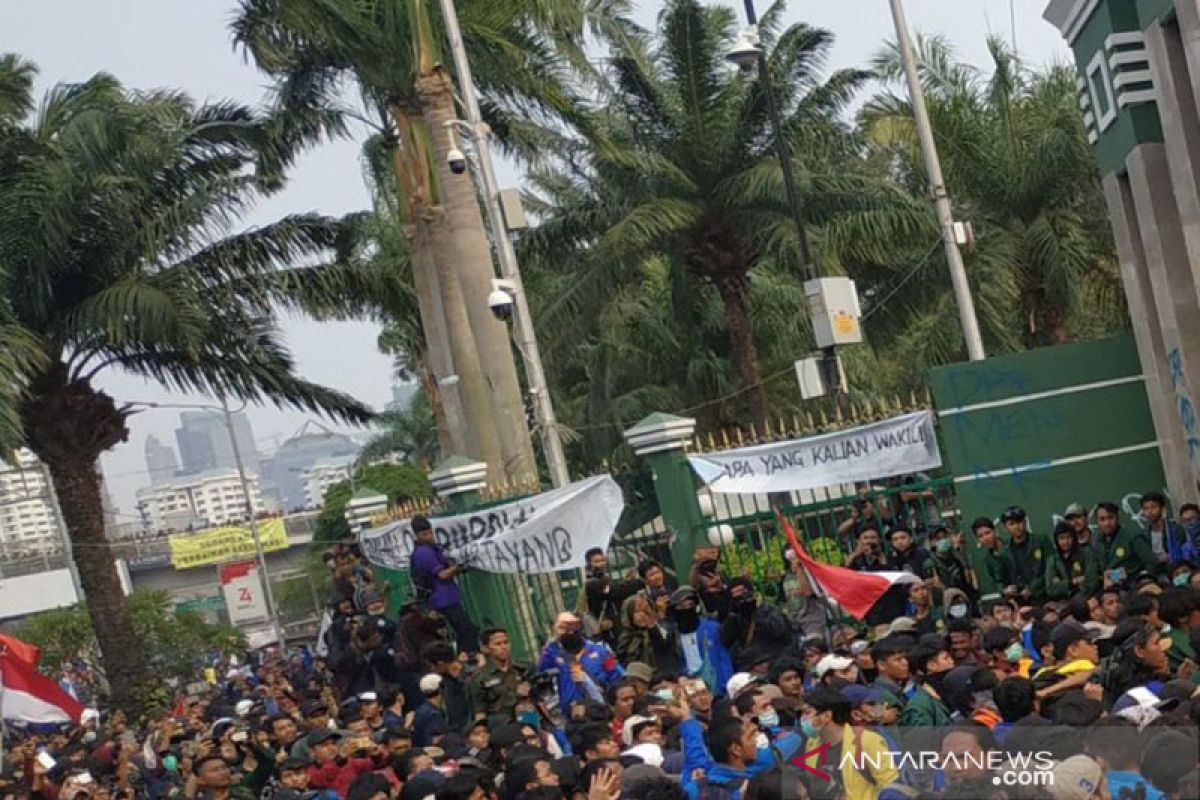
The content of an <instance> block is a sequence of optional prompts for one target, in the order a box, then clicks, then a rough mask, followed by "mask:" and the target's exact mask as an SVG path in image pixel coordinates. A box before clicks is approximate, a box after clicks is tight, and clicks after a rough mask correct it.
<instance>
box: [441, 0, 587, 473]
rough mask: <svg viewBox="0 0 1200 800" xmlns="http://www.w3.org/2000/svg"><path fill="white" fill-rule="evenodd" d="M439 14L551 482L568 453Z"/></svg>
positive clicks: (469, 85) (467, 74)
mask: <svg viewBox="0 0 1200 800" xmlns="http://www.w3.org/2000/svg"><path fill="white" fill-rule="evenodd" d="M439 1H440V4H441V9H442V16H443V17H444V18H445V23H446V35H447V37H448V38H449V39H450V51H451V53H452V54H453V57H454V69H455V71H456V72H457V73H458V91H459V94H460V95H461V97H462V102H463V113H464V114H465V116H466V123H467V125H468V126H469V127H470V129H471V133H472V138H473V140H474V143H475V152H476V155H477V156H478V158H479V178H480V182H481V183H482V184H483V187H482V188H483V192H482V193H483V202H484V210H485V212H486V214H487V218H488V224H489V225H490V226H491V229H492V239H493V240H495V242H496V251H497V255H498V260H499V262H500V274H501V275H502V276H503V277H504V279H505V280H508V281H510V282H511V284H512V289H513V290H512V297H513V303H514V304H515V306H516V308H515V312H516V313H515V314H514V330H515V334H516V340H517V349H518V350H520V352H521V358H522V360H523V361H524V362H525V377H526V379H528V381H529V393H530V395H531V396H532V399H533V407H534V412H535V413H536V415H537V420H538V425H539V426H540V428H541V437H542V450H543V451H544V452H545V456H546V465H547V466H548V467H549V470H550V479H551V481H552V482H553V483H554V485H555V486H556V487H558V486H564V485H566V484H567V483H569V482H570V480H571V476H570V473H569V472H568V470H567V458H566V454H565V453H564V452H563V446H562V439H561V438H560V437H559V433H558V420H557V418H556V417H555V414H554V403H553V401H552V399H551V397H550V385H549V383H548V382H547V380H546V373H545V370H544V369H543V368H542V356H541V353H540V351H539V350H538V343H537V335H536V334H535V332H534V329H533V315H532V314H531V313H530V311H529V300H528V298H527V297H526V296H525V287H524V286H523V284H522V283H521V270H520V266H519V265H518V264H517V254H516V251H515V250H514V249H513V245H512V241H511V240H510V239H509V237H508V229H507V228H506V227H505V224H504V216H503V214H502V213H501V211H500V197H499V185H498V183H497V181H496V172H495V169H494V167H493V166H492V154H491V148H490V146H489V143H488V139H489V136H490V129H489V127H488V125H487V123H485V122H484V121H483V115H482V113H481V112H480V110H479V98H478V96H477V95H476V92H475V81H474V79H473V78H472V76H471V65H470V63H469V62H468V61H467V51H466V48H465V47H464V46H463V40H462V30H461V29H460V28H459V25H458V12H457V10H456V9H455V7H454V0H439Z"/></svg>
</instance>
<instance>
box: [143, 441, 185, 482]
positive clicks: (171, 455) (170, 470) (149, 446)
mask: <svg viewBox="0 0 1200 800" xmlns="http://www.w3.org/2000/svg"><path fill="white" fill-rule="evenodd" d="M142 450H143V452H144V453H145V456H146V471H147V472H149V473H150V482H151V483H163V482H165V481H169V480H171V478H174V477H175V475H176V473H178V472H179V459H178V458H176V456H175V448H174V447H171V445H169V444H163V443H162V442H161V441H160V440H159V438H158V437H157V436H154V435H153V434H152V435H150V436H147V437H146V443H145V444H144V445H143V446H142Z"/></svg>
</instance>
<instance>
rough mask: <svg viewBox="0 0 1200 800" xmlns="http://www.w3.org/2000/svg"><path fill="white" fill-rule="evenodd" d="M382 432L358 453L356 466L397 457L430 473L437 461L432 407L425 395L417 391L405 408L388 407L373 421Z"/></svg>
mask: <svg viewBox="0 0 1200 800" xmlns="http://www.w3.org/2000/svg"><path fill="white" fill-rule="evenodd" d="M375 421H376V423H377V424H378V425H379V426H380V427H381V429H382V430H381V431H380V433H379V434H377V435H376V436H375V437H374V438H372V439H371V441H369V442H367V443H366V444H365V445H364V446H363V449H362V450H361V451H360V452H359V454H358V463H360V464H369V463H371V462H372V461H378V460H379V459H381V458H387V457H388V456H392V455H399V456H400V457H402V458H404V459H405V460H407V461H410V462H412V463H413V464H416V465H417V466H420V467H424V468H425V469H426V470H429V469H431V468H432V467H433V464H434V462H435V461H436V460H437V458H438V441H437V429H436V428H435V427H434V424H433V408H432V407H431V406H430V404H429V398H428V397H426V396H425V393H424V392H423V391H422V392H417V393H416V394H415V395H413V398H412V400H410V401H409V403H408V405H407V406H404V407H393V408H388V409H387V410H386V411H381V412H380V413H379V415H378V416H377V417H376V419H375Z"/></svg>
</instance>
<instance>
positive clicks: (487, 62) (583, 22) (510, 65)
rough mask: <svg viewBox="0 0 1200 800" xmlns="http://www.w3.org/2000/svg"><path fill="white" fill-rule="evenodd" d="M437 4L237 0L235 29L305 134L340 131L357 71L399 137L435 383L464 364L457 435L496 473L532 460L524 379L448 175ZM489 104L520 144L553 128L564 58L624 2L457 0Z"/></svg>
mask: <svg viewBox="0 0 1200 800" xmlns="http://www.w3.org/2000/svg"><path fill="white" fill-rule="evenodd" d="M431 5H432V4H431V3H426V2H419V3H413V2H406V0H366V2H361V1H359V0H354V1H352V0H295V1H293V2H288V3H283V2H279V0H242V4H241V10H240V12H239V15H238V17H237V19H236V20H235V22H234V26H233V29H234V37H235V39H236V40H237V42H238V43H239V44H241V45H242V46H244V47H245V48H246V49H247V51H248V52H249V53H250V54H251V55H252V56H253V58H254V59H255V61H256V63H257V64H258V65H259V67H260V68H261V69H263V70H264V71H265V72H267V73H268V74H270V75H272V76H274V77H275V78H276V79H277V81H278V97H279V105H280V106H281V108H283V109H286V110H287V111H288V112H290V117H291V118H292V119H293V120H298V122H297V125H298V126H299V127H300V128H301V129H302V130H306V131H308V132H310V133H316V132H321V131H324V132H331V133H341V132H344V127H343V125H344V120H345V115H344V109H343V108H341V107H340V106H339V103H338V96H337V87H339V86H340V85H341V84H342V83H343V82H346V81H352V82H353V83H355V84H356V85H357V88H358V93H359V95H360V96H361V97H362V98H363V100H364V105H365V106H366V107H367V109H368V112H369V113H370V115H371V116H372V117H373V118H374V119H375V120H376V125H377V127H379V128H380V129H381V130H382V131H383V132H384V133H385V134H386V135H387V137H388V139H389V141H391V142H393V143H394V144H395V147H396V150H395V156H394V159H393V168H394V171H395V184H396V186H397V190H398V192H399V194H400V196H401V198H402V206H401V208H400V211H401V219H402V222H403V224H404V225H405V226H406V232H407V238H408V242H409V245H410V247H409V252H410V254H411V269H412V271H413V283H414V287H415V290H416V294H417V297H418V300H419V302H420V309H421V319H422V325H423V333H424V336H425V341H426V344H427V347H428V349H429V353H430V362H431V364H432V365H433V366H434V368H435V369H436V370H438V372H437V375H436V377H437V379H438V380H439V382H441V381H443V380H444V379H446V378H448V377H450V376H451V375H457V377H458V384H457V385H458V391H459V394H460V396H461V401H462V406H463V410H464V416H465V418H466V422H467V431H466V433H465V435H460V437H459V438H460V439H461V440H462V441H463V442H464V443H465V444H466V446H468V447H469V448H470V449H471V451H472V452H470V453H468V454H469V455H472V456H473V457H475V458H478V459H480V460H483V461H486V462H488V464H489V465H490V466H491V467H492V469H493V474H494V475H496V476H501V475H504V474H506V473H507V475H508V476H509V477H511V478H519V479H524V478H527V477H528V476H529V475H531V474H533V473H534V472H535V467H534V460H533V451H532V445H531V442H530V439H529V432H528V429H527V427H526V424H525V418H524V411H523V404H522V401H521V389H520V384H519V381H518V379H517V373H516V367H515V364H514V361H513V354H512V347H511V345H510V342H509V338H508V332H507V330H506V329H505V327H504V325H503V324H501V323H499V322H497V321H496V320H495V319H494V318H493V317H492V315H491V314H490V312H489V310H488V308H487V302H486V298H487V295H488V293H489V292H490V290H491V287H490V281H491V279H492V278H493V277H494V275H495V272H494V268H493V265H492V260H491V254H490V252H489V247H488V239H487V234H486V231H485V229H484V226H483V220H482V217H481V214H480V210H479V203H478V197H477V195H476V190H475V187H474V185H473V184H472V182H471V181H470V180H469V179H467V178H464V177H461V176H456V175H453V174H452V173H451V172H450V170H449V168H448V166H447V158H446V155H447V153H448V151H449V150H450V147H451V145H450V138H449V136H448V133H447V131H446V129H445V128H446V126H447V125H448V124H453V123H454V122H455V121H457V119H458V115H457V112H456V109H455V103H454V85H453V79H452V76H451V75H450V73H449V72H448V71H447V68H446V67H445V66H444V65H445V64H446V63H448V61H449V59H448V58H446V57H444V56H443V55H442V52H441V51H442V44H441V43H442V41H443V38H444V36H443V33H442V31H441V30H440V19H439V18H438V17H437V15H435V14H432V13H431V12H430V10H429V8H430V6H431ZM460 6H461V7H460V18H461V25H462V29H463V31H464V38H465V40H466V43H467V46H468V47H469V48H470V57H471V60H472V62H473V63H474V64H475V66H476V75H477V76H478V80H479V82H480V86H479V88H480V90H481V91H482V93H483V96H484V103H485V112H486V113H487V114H488V115H489V118H490V121H491V122H492V127H493V129H494V130H496V131H497V132H498V133H499V134H500V135H501V136H502V137H504V138H505V141H507V142H509V143H510V144H511V145H513V146H517V145H518V144H519V143H522V142H524V143H526V144H528V143H529V141H530V137H540V139H541V140H544V139H545V132H544V131H543V130H542V129H541V128H540V127H539V126H538V125H537V124H536V122H537V121H538V120H539V119H540V118H543V117H544V116H545V115H547V114H560V115H561V114H569V113H570V112H571V108H572V100H571V97H570V95H569V93H568V92H567V91H566V90H565V88H564V80H563V76H564V63H565V60H568V61H570V62H571V63H574V64H576V65H584V64H586V59H585V57H584V54H583V50H582V46H581V44H582V36H583V33H584V31H585V29H588V28H589V27H590V28H591V29H592V30H594V31H599V30H603V29H604V28H605V27H612V28H615V29H619V28H620V22H619V15H618V13H617V12H619V11H620V10H621V4H620V2H613V0H594V1H593V2H589V3H586V4H583V3H579V2H576V1H575V0H553V2H542V1H540V0H539V1H537V2H535V0H475V1H474V2H464V3H461V4H460Z"/></svg>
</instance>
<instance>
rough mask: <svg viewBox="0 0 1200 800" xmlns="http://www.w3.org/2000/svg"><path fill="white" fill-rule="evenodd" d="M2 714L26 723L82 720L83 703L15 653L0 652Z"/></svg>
mask: <svg viewBox="0 0 1200 800" xmlns="http://www.w3.org/2000/svg"><path fill="white" fill-rule="evenodd" d="M0 684H2V687H0V716H3V717H4V719H15V720H24V721H25V722H79V717H80V715H81V714H83V706H82V705H81V704H80V703H79V701H78V700H76V699H75V698H74V697H71V695H69V694H67V693H66V692H64V691H63V690H62V689H61V688H60V687H59V685H58V684H57V683H55V682H54V680H53V679H52V678H47V677H46V676H45V675H43V674H41V673H40V672H38V671H37V670H36V669H34V668H33V666H31V665H30V664H29V663H27V662H25V661H22V660H21V659H19V658H17V657H16V656H15V655H14V654H13V653H10V652H5V653H0Z"/></svg>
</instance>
